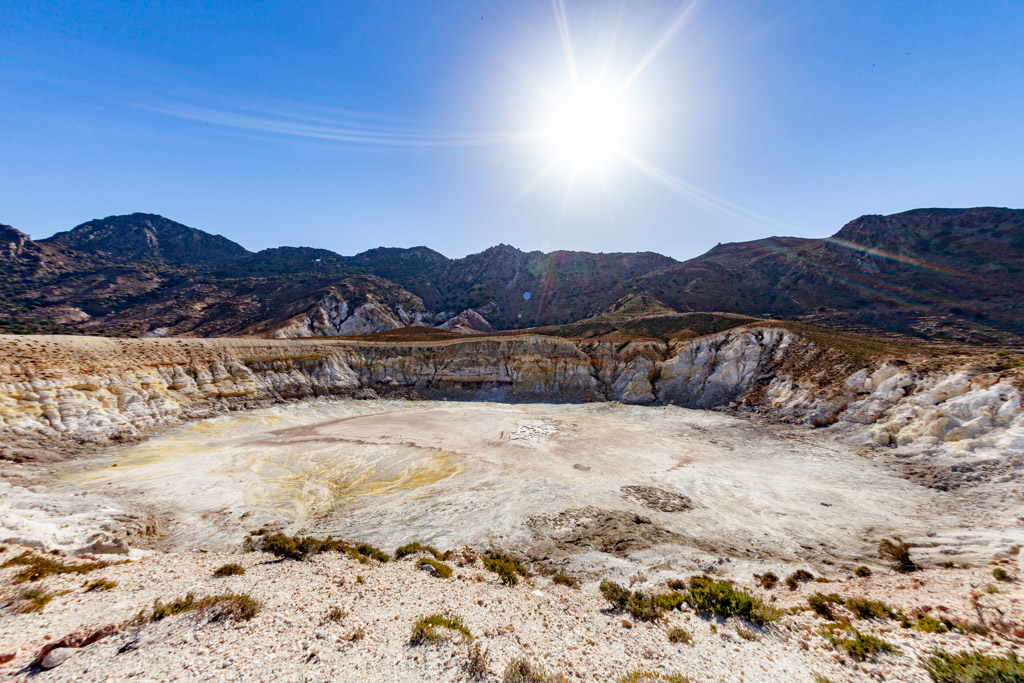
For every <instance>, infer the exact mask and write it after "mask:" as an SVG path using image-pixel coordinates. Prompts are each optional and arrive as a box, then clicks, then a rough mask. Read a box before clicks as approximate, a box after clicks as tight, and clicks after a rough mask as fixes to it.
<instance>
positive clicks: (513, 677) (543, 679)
mask: <svg viewBox="0 0 1024 683" xmlns="http://www.w3.org/2000/svg"><path fill="white" fill-rule="evenodd" d="M565 680H566V678H565V676H562V675H560V674H548V672H547V671H545V670H544V667H542V666H540V665H539V664H534V663H532V662H531V661H530V660H528V659H526V658H525V657H513V658H512V659H511V660H509V663H508V664H507V665H505V672H504V673H503V674H502V676H501V683H562V682H563V681H565Z"/></svg>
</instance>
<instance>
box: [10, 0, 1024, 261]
mask: <svg viewBox="0 0 1024 683" xmlns="http://www.w3.org/2000/svg"><path fill="white" fill-rule="evenodd" d="M927 206H944V207H964V206H1011V207H1022V206H1024V2H1020V0H963V1H945V2H940V1H938V0H929V1H923V0H921V1H914V0H906V1H895V0H891V1H882V0H828V1H822V0H804V1H801V0H707V1H706V2H703V3H700V2H659V1H657V0H647V1H645V2H619V3H616V2H614V1H613V0H607V1H602V2H575V1H574V0H564V3H563V2H562V1H561V0H556V1H555V2H553V3H549V2H545V1H543V0H525V1H524V0H508V1H505V2H497V1H483V0H479V1H477V0H473V1H471V0H430V1H429V2H421V1H419V0H405V1H403V2H397V1H391V0H378V1H377V2H360V1H357V0H346V1H340V0H327V1H322V2H321V1H318V0H306V1H304V2H272V1H268V2H244V3H242V2H214V1H207V2H185V1H180V0H179V1H174V2H159V1H155V2H137V1H134V0H133V1H131V2H118V1H116V0H105V1H103V2H72V1H68V0H62V1H51V0H34V1H33V2H4V3H2V4H0V222H3V223H9V224H12V225H14V226H15V227H17V228H19V229H21V230H23V231H25V232H28V233H29V234H30V235H32V236H33V237H35V238H41V237H45V236H47V235H50V234H52V233H53V232H56V231H58V230H66V229H68V228H70V227H73V226H74V225H77V224H78V223H81V222H84V221H86V220H89V219H91V218H97V217H103V216H107V215H111V214H120V213H130V212H133V211H144V212H152V213H159V214H162V215H165V216H167V217H169V218H172V219H174V220H177V221H180V222H182V223H185V224H187V225H191V226H193V227H197V228H200V229H203V230H207V231H209V232H215V233H220V234H223V235H225V236H227V237H229V238H231V239H233V240H235V241H237V242H239V243H241V244H243V245H244V246H246V247H248V248H250V249H261V248H265V247H269V246H278V245H296V246H298V245H303V246H315V247H323V248H328V249H333V250H335V251H338V252H340V253H343V254H354V253H356V252H359V251H362V250H365V249H367V248H371V247H375V246H406V247H408V246H415V245H420V244H424V245H427V246H430V247H432V248H434V249H437V250H438V251H441V252H442V253H444V254H446V255H448V256H452V257H456V256H462V255H465V254H467V253H471V252H476V251H480V250H481V249H484V248H486V247H488V246H491V245H493V244H497V243H499V242H505V243H509V244H513V245H515V246H517V247H519V248H521V249H526V250H532V249H543V250H545V251H550V250H554V249H582V250H589V251H640V250H653V251H659V252H662V253H665V254H668V255H670V256H674V257H676V258H688V257H691V256H695V255H697V254H699V253H701V252H703V251H704V250H706V249H707V248H709V247H711V246H713V245H714V244H715V243H717V242H727V241H737V240H745V239H754V238H758V237H764V236H768V235H771V234H793V235H802V236H824V235H827V234H831V233H832V232H834V231H835V230H837V229H838V228H839V227H841V226H842V225H843V224H844V223H845V222H847V221H848V220H851V219H853V218H855V217H857V216H859V215H861V214H866V213H893V212H897V211H902V210H907V209H911V208H918V207H927Z"/></svg>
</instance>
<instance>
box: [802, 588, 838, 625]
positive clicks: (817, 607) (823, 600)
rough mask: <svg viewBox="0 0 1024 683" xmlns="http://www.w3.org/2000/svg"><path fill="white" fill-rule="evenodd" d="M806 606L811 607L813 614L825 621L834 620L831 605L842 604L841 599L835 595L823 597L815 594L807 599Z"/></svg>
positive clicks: (830, 594)
mask: <svg viewBox="0 0 1024 683" xmlns="http://www.w3.org/2000/svg"><path fill="white" fill-rule="evenodd" d="M807 604H808V605H810V606H811V609H812V610H814V612H815V614H819V615H821V616H823V617H825V618H826V619H835V618H836V617H835V613H834V612H833V611H832V605H841V604H843V598H842V597H840V596H839V595H836V594H835V593H829V594H828V595H823V594H821V593H815V594H814V595H812V596H811V597H809V598H807Z"/></svg>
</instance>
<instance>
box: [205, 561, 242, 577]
mask: <svg viewBox="0 0 1024 683" xmlns="http://www.w3.org/2000/svg"><path fill="white" fill-rule="evenodd" d="M244 573H245V567H243V566H242V565H240V564H235V563H234V562H232V563H231V564H225V565H223V566H221V567H217V568H216V569H215V570H213V575H214V576H217V577H222V576H241V575H242V574H244Z"/></svg>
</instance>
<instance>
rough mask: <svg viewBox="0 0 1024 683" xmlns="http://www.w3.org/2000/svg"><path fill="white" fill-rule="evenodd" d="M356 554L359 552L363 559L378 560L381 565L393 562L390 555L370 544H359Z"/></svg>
mask: <svg viewBox="0 0 1024 683" xmlns="http://www.w3.org/2000/svg"><path fill="white" fill-rule="evenodd" d="M356 552H358V553H359V554H360V555H362V556H363V557H368V558H370V559H371V560H377V561H378V562H380V563H381V564H383V563H385V562H390V561H391V556H390V555H388V554H387V553H386V552H384V551H383V550H381V549H380V548H377V547H376V546H372V545H370V544H369V543H359V544H357V545H356Z"/></svg>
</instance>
